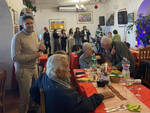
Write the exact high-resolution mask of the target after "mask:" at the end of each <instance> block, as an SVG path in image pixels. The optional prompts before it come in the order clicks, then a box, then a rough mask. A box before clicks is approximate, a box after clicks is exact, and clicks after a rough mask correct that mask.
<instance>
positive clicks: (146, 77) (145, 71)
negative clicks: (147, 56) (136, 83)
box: [141, 61, 150, 87]
mask: <svg viewBox="0 0 150 113" xmlns="http://www.w3.org/2000/svg"><path fill="white" fill-rule="evenodd" d="M141 70H142V73H141V75H142V77H141V79H142V83H144V84H146V85H147V86H149V87H150V61H142V62H141Z"/></svg>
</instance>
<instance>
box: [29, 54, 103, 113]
mask: <svg viewBox="0 0 150 113" xmlns="http://www.w3.org/2000/svg"><path fill="white" fill-rule="evenodd" d="M69 71H70V70H69V62H68V57H67V56H66V55H62V54H55V55H52V56H51V57H50V58H49V59H48V61H47V71H46V73H44V74H42V75H41V76H40V77H39V78H38V79H37V80H36V81H35V82H34V83H33V84H32V87H31V89H30V94H31V97H32V99H33V100H34V101H35V102H37V103H40V88H43V89H44V93H45V104H46V113H88V112H91V111H93V110H95V109H96V107H97V106H98V105H99V104H100V103H101V102H102V100H103V98H104V96H103V95H102V94H93V95H91V96H90V97H88V98H85V97H81V96H79V94H78V92H76V91H74V90H72V89H71V88H70V84H68V78H70V73H69Z"/></svg>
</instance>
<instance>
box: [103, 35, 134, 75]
mask: <svg viewBox="0 0 150 113" xmlns="http://www.w3.org/2000/svg"><path fill="white" fill-rule="evenodd" d="M101 46H102V48H104V49H105V50H109V49H110V50H111V55H112V59H111V60H112V61H111V62H112V69H119V70H121V69H122V62H121V61H122V59H123V58H124V57H125V58H127V60H128V61H130V72H131V75H132V74H133V71H134V67H135V59H134V56H133V55H132V54H131V53H130V51H129V49H128V48H127V46H126V45H125V44H124V43H123V42H120V41H112V39H110V38H108V37H106V36H104V37H103V38H102V39H101Z"/></svg>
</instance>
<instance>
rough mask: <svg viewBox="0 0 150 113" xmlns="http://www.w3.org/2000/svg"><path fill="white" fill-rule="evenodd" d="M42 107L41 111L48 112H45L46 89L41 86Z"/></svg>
mask: <svg viewBox="0 0 150 113" xmlns="http://www.w3.org/2000/svg"><path fill="white" fill-rule="evenodd" d="M40 97H41V98H40V100H41V101H40V102H41V103H40V108H41V113H46V112H45V95H44V89H42V88H40Z"/></svg>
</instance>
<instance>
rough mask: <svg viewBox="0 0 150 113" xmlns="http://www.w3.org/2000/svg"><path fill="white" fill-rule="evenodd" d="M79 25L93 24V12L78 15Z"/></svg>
mask: <svg viewBox="0 0 150 113" xmlns="http://www.w3.org/2000/svg"><path fill="white" fill-rule="evenodd" d="M77 23H78V24H84V23H92V12H82V13H78V14H77Z"/></svg>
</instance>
